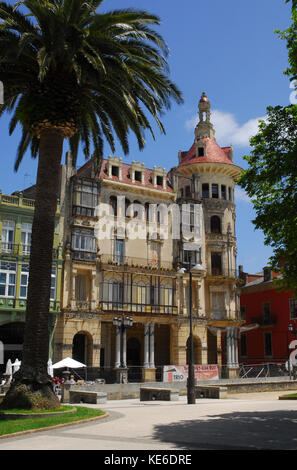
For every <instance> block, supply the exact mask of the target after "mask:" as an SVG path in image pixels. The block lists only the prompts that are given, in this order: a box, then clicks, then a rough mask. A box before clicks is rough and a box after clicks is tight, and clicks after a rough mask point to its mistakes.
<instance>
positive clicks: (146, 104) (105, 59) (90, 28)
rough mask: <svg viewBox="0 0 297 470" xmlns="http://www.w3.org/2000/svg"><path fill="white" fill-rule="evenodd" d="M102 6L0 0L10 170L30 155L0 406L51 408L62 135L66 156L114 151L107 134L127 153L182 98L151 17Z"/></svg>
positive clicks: (73, 0)
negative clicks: (18, 342) (15, 333)
mask: <svg viewBox="0 0 297 470" xmlns="http://www.w3.org/2000/svg"><path fill="white" fill-rule="evenodd" d="M102 2H103V0H24V1H21V2H16V4H15V5H14V7H12V6H10V5H9V4H8V3H7V2H0V80H1V81H2V82H3V83H4V89H5V103H4V106H3V107H2V109H1V114H3V113H4V112H5V111H7V112H9V113H11V114H12V116H11V121H10V128H9V131H10V133H12V132H13V131H14V129H15V128H16V126H17V125H18V124H20V125H21V127H22V131H23V133H22V138H21V141H20V143H19V146H18V151H17V158H16V163H15V169H17V168H18V166H19V164H20V162H21V160H22V158H23V155H24V153H25V152H26V150H27V149H28V147H30V148H31V153H32V156H33V157H38V171H37V182H36V200H35V214H34V221H33V227H32V249H31V258H30V277H29V286H28V297H27V310H26V328H25V340H24V348H23V359H22V366H21V369H20V371H19V372H18V374H17V375H16V377H15V382H14V384H13V386H12V387H11V388H10V391H9V393H8V394H7V395H6V397H5V400H4V402H3V404H2V406H3V407H6V408H9V407H11V406H13V407H16V406H18V405H20V406H22V407H24V406H27V407H28V408H30V407H36V406H41V407H43V408H49V407H50V408H51V407H55V406H57V405H58V404H57V403H56V402H55V400H56V398H55V395H54V394H53V391H52V388H51V384H50V377H49V376H48V374H47V360H48V312H49V296H50V279H51V264H52V246H53V233H54V220H55V212H56V205H57V196H58V189H59V173H60V163H61V157H62V151H63V142H64V139H69V142H70V148H71V150H72V152H73V156H74V158H75V156H76V155H77V149H78V146H79V144H80V142H82V143H83V147H84V153H85V155H86V157H89V155H90V148H91V146H93V147H94V154H95V155H96V156H97V160H98V161H97V163H98V168H99V167H100V158H101V156H102V152H103V143H104V141H107V142H108V143H109V145H110V147H111V149H112V151H114V147H115V137H116V138H117V139H118V140H119V142H120V144H121V147H122V149H123V151H124V153H125V154H127V153H128V152H129V144H128V134H129V132H130V131H131V132H132V133H134V135H135V136H136V138H137V141H138V145H139V148H140V149H142V148H143V147H144V145H145V140H144V133H145V131H149V132H151V133H152V135H154V132H153V128H152V126H151V124H150V122H149V118H151V119H152V120H153V122H154V123H156V124H157V127H158V128H159V129H160V130H161V132H163V133H164V127H163V125H162V123H161V121H160V116H161V114H162V112H163V111H164V110H166V109H169V108H170V105H171V102H172V100H175V101H176V102H177V103H181V102H182V95H181V92H180V91H179V89H178V88H177V86H176V85H175V84H174V83H173V82H172V81H171V80H170V79H169V76H168V75H169V70H168V64H167V61H166V56H167V53H168V50H167V46H166V43H165V41H164V39H163V38H162V37H161V36H160V35H159V34H158V33H157V31H156V30H155V26H158V25H159V23H160V20H159V18H158V17H157V16H155V15H152V14H150V13H148V12H146V11H140V10H131V9H125V10H115V11H111V12H108V13H99V12H98V9H99V7H100V6H101V4H102ZM36 397H38V400H39V405H36V402H37V401H38V400H37V399H36Z"/></svg>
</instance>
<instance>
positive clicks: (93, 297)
mask: <svg viewBox="0 0 297 470" xmlns="http://www.w3.org/2000/svg"><path fill="white" fill-rule="evenodd" d="M95 294H96V271H92V284H91V310H95V309H96V295H95Z"/></svg>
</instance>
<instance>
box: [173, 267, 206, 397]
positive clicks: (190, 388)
mask: <svg viewBox="0 0 297 470" xmlns="http://www.w3.org/2000/svg"><path fill="white" fill-rule="evenodd" d="M186 272H187V270H186V268H181V269H179V270H178V271H177V274H178V275H183V274H185V273H186ZM205 272H206V269H205V268H204V267H203V266H202V265H201V264H200V263H197V264H196V265H195V266H194V267H193V268H191V260H190V268H189V273H190V286H189V317H190V335H189V371H188V380H187V400H188V405H194V404H195V403H196V393H195V371H194V344H193V300H192V297H193V291H192V288H193V287H192V282H193V274H196V275H199V276H202V275H204V273H205Z"/></svg>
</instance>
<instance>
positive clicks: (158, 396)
mask: <svg viewBox="0 0 297 470" xmlns="http://www.w3.org/2000/svg"><path fill="white" fill-rule="evenodd" d="M139 398H140V401H152V400H163V401H175V400H178V399H179V392H178V390H171V389H169V388H154V387H141V388H140V397H139Z"/></svg>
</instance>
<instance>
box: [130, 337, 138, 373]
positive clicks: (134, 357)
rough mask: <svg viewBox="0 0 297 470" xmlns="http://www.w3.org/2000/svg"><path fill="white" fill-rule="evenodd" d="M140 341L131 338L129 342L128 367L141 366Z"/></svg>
mask: <svg viewBox="0 0 297 470" xmlns="http://www.w3.org/2000/svg"><path fill="white" fill-rule="evenodd" d="M140 351H141V347H140V341H139V339H137V338H134V337H133V338H129V339H128V341H127V366H128V367H129V366H130V367H131V366H140Z"/></svg>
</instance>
